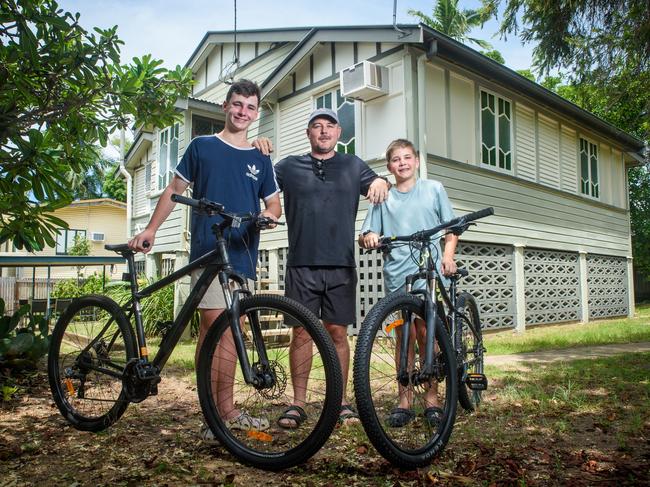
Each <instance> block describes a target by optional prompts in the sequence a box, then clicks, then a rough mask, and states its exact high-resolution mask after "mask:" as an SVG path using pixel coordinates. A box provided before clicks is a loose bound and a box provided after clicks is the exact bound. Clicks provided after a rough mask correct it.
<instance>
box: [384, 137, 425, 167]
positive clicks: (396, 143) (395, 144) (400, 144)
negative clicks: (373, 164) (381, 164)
mask: <svg viewBox="0 0 650 487" xmlns="http://www.w3.org/2000/svg"><path fill="white" fill-rule="evenodd" d="M395 149H411V150H412V151H413V154H415V157H420V154H418V151H417V150H416V149H415V146H414V145H413V142H411V141H410V140H407V139H395V140H393V141H392V142H391V143H390V144H388V148H387V149H386V162H390V158H391V157H392V156H393V151H394V150H395Z"/></svg>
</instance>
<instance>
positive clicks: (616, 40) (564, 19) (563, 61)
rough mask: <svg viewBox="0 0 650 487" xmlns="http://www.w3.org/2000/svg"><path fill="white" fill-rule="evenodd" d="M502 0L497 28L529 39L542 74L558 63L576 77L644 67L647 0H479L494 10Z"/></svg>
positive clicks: (648, 39)
mask: <svg viewBox="0 0 650 487" xmlns="http://www.w3.org/2000/svg"><path fill="white" fill-rule="evenodd" d="M502 3H505V4H506V6H505V10H504V13H503V20H502V23H501V27H500V33H501V34H502V35H503V36H506V34H510V33H514V34H516V35H519V37H520V39H521V40H522V41H523V42H524V43H529V42H531V43H533V44H535V48H534V49H533V60H534V65H535V66H536V67H537V68H538V69H539V70H540V72H541V73H542V74H547V73H548V72H549V70H550V69H553V68H559V69H564V70H566V71H567V72H569V73H575V79H577V80H582V79H584V77H585V76H589V77H591V78H592V79H593V77H597V78H598V79H602V80H606V79H610V78H611V77H612V76H616V74H617V73H620V68H621V67H623V66H628V67H630V68H632V71H633V72H634V73H636V74H638V73H643V72H647V71H648V68H649V67H650V8H648V1H647V0H572V1H570V2H549V1H547V0H507V1H506V2H503V1H502V0H483V8H484V10H485V11H486V12H487V13H489V14H490V15H496V13H497V11H498V8H499V6H500V5H501V4H502ZM520 19H521V24H522V25H520Z"/></svg>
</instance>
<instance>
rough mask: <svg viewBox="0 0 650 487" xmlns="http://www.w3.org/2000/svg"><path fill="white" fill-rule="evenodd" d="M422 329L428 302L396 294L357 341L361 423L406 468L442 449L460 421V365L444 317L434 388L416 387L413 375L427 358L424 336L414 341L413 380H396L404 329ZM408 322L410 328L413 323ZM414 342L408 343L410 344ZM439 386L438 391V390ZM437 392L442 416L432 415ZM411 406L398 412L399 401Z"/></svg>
mask: <svg viewBox="0 0 650 487" xmlns="http://www.w3.org/2000/svg"><path fill="white" fill-rule="evenodd" d="M417 320H422V321H419V322H418V323H419V324H418V326H422V325H424V301H423V300H422V299H419V298H417V297H416V296H413V295H411V294H407V293H404V292H397V293H393V294H390V295H388V296H386V297H385V298H384V299H382V300H381V301H379V302H378V303H377V304H376V305H375V306H374V307H373V308H372V309H371V310H370V313H369V314H368V316H367V317H366V319H365V320H364V322H363V324H362V325H361V330H360V332H359V336H358V338H357V347H356V350H355V354H354V390H355V394H356V398H357V408H358V409H359V416H360V417H361V422H362V424H363V427H364V429H365V431H366V434H367V435H368V438H369V439H370V441H371V442H372V444H373V445H374V446H375V448H376V449H377V450H378V451H379V453H381V454H382V455H383V456H384V458H386V459H387V460H389V461H390V462H391V463H393V464H395V465H397V466H399V467H405V468H415V467H420V466H423V465H427V464H428V463H430V462H431V460H433V458H434V457H436V456H437V455H439V454H440V453H441V452H442V450H443V449H444V447H445V445H446V444H447V441H448V440H449V437H450V435H451V431H452V429H453V426H454V420H455V418H456V401H457V379H456V362H455V359H454V354H453V351H452V347H451V343H450V341H449V336H448V334H447V331H446V330H445V329H444V326H443V324H442V322H441V321H440V319H438V323H437V324H436V330H435V334H436V343H437V347H436V350H435V351H436V354H435V355H436V357H437V364H438V367H437V370H436V374H435V375H436V381H435V382H436V384H435V386H434V384H421V385H416V384H415V383H414V381H413V377H414V376H413V373H414V372H416V371H417V370H419V369H420V367H421V366H422V362H423V360H420V353H421V354H422V357H423V356H424V341H425V338H424V335H425V334H423V336H422V337H421V339H420V340H417V339H415V338H414V340H413V345H412V350H413V352H412V356H411V357H410V358H409V372H411V377H412V378H411V381H410V383H409V384H408V385H406V386H400V385H399V383H398V381H397V376H398V366H397V364H396V362H397V356H396V351H397V350H399V349H398V346H399V344H400V340H401V334H402V331H401V330H403V328H402V327H403V326H411V330H412V334H411V336H412V337H415V329H416V327H415V326H414V325H413V324H414V323H416V322H417ZM409 323H410V324H409ZM409 341H410V340H409ZM435 387H437V393H436V389H435ZM434 394H435V396H437V397H436V399H437V401H436V402H437V403H438V404H437V406H438V407H439V410H440V411H439V414H438V415H437V417H436V415H430V414H429V411H430V407H431V406H432V404H433V401H432V396H433V395H434ZM404 398H406V400H407V402H409V403H410V407H408V406H407V407H406V408H404V407H402V408H401V409H399V410H398V409H396V408H398V405H399V404H400V399H402V400H404Z"/></svg>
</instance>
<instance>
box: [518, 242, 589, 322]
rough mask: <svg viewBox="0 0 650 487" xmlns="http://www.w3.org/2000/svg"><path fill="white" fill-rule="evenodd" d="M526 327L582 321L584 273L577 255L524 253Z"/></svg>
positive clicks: (530, 250)
mask: <svg viewBox="0 0 650 487" xmlns="http://www.w3.org/2000/svg"><path fill="white" fill-rule="evenodd" d="M524 277H525V282H526V284H525V294H526V324H527V325H536V324H541V323H559V322H562V321H577V320H579V319H580V269H579V260H578V254H577V253H571V252H558V251H552V250H537V249H526V250H525V251H524Z"/></svg>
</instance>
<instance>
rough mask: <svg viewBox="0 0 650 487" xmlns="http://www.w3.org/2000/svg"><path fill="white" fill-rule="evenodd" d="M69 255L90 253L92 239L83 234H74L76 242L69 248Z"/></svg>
mask: <svg viewBox="0 0 650 487" xmlns="http://www.w3.org/2000/svg"><path fill="white" fill-rule="evenodd" d="M68 254H69V255H81V256H83V255H90V241H89V240H88V239H87V238H86V237H84V236H83V235H79V234H76V235H75V236H74V243H73V244H72V247H70V249H68Z"/></svg>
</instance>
